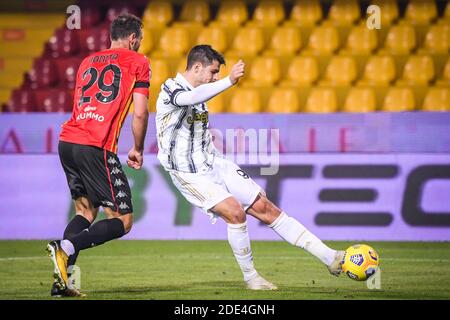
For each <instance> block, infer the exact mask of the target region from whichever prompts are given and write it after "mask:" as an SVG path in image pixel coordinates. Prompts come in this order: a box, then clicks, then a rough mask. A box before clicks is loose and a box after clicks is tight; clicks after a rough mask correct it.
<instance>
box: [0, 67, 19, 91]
mask: <svg viewBox="0 0 450 320" xmlns="http://www.w3.org/2000/svg"><path fill="white" fill-rule="evenodd" d="M22 82H23V73H22V72H20V73H19V72H11V71H3V72H0V88H1V89H14V88H17V87H18V86H20V85H21V84H22Z"/></svg>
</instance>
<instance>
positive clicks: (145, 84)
mask: <svg viewBox="0 0 450 320" xmlns="http://www.w3.org/2000/svg"><path fill="white" fill-rule="evenodd" d="M134 87H135V88H148V87H150V82H147V81H138V82H136V83H135V84H134Z"/></svg>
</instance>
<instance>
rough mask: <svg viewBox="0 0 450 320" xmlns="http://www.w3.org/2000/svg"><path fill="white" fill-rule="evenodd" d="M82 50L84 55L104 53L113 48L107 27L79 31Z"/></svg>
mask: <svg viewBox="0 0 450 320" xmlns="http://www.w3.org/2000/svg"><path fill="white" fill-rule="evenodd" d="M79 41H80V49H81V52H82V54H84V55H87V54H89V53H93V52H97V51H102V50H105V49H108V48H109V47H110V46H111V39H110V37H109V29H108V28H107V27H106V26H101V27H96V28H90V29H81V30H80V31H79Z"/></svg>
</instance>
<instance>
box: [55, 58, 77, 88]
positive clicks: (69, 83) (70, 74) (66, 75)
mask: <svg viewBox="0 0 450 320" xmlns="http://www.w3.org/2000/svg"><path fill="white" fill-rule="evenodd" d="M81 61H82V58H79V57H70V58H64V59H55V60H54V62H55V66H56V72H57V74H58V80H59V83H58V86H59V87H60V88H64V89H74V88H75V82H76V78H77V71H78V68H79V66H80V63H81Z"/></svg>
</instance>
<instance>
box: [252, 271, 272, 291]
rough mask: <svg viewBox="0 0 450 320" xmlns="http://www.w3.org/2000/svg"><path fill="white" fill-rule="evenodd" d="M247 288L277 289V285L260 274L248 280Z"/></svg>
mask: <svg viewBox="0 0 450 320" xmlns="http://www.w3.org/2000/svg"><path fill="white" fill-rule="evenodd" d="M246 283H247V288H248V289H250V290H277V289H278V288H277V286H276V285H274V284H273V283H271V282H269V281H267V280H266V279H264V278H263V277H261V276H260V275H259V274H258V275H257V276H256V277H255V278H252V279H250V280H247V281H246Z"/></svg>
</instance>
